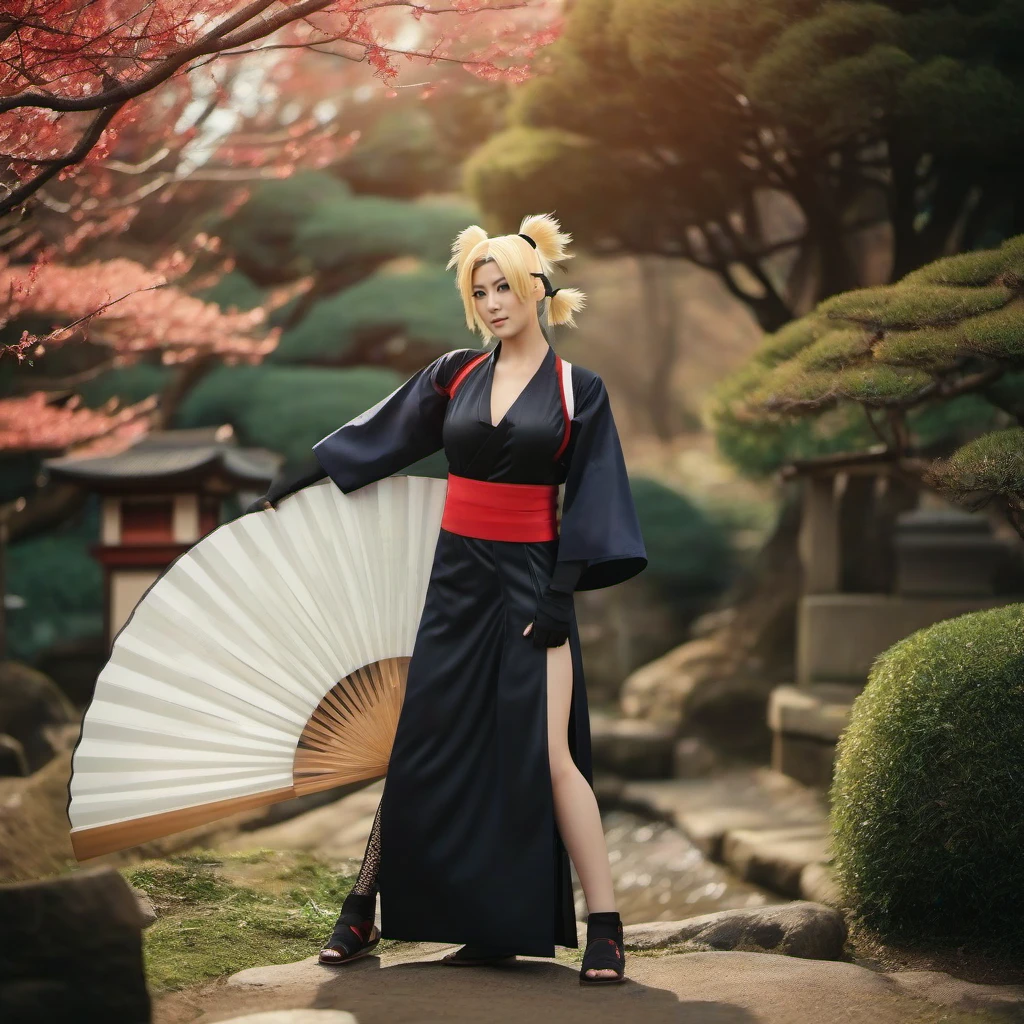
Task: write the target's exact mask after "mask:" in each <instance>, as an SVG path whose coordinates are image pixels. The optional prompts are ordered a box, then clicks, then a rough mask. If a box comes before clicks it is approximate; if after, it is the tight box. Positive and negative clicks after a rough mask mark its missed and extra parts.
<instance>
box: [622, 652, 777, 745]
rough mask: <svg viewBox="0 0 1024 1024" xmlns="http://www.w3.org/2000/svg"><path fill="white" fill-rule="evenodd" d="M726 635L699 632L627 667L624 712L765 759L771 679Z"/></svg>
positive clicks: (633, 717) (632, 716)
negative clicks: (700, 634) (644, 661)
mask: <svg viewBox="0 0 1024 1024" xmlns="http://www.w3.org/2000/svg"><path fill="white" fill-rule="evenodd" d="M724 640H725V637H724V635H723V634H715V635H712V636H704V637H699V638H697V639H695V640H691V641H689V642H688V643H685V644H682V645H681V646H679V647H676V648H674V649H673V650H671V651H668V652H667V653H666V654H664V655H662V656H661V657H660V658H656V659H655V660H654V661H652V662H649V663H648V664H647V665H644V666H643V667H641V668H639V669H637V670H636V671H635V672H633V673H631V674H630V675H629V676H628V677H627V679H626V681H625V683H623V687H622V697H621V708H622V713H623V715H624V716H625V717H626V718H631V719H642V720H644V721H648V722H651V723H654V724H658V725H662V726H668V727H671V728H673V729H675V731H676V732H677V733H678V734H680V735H687V736H697V737H700V738H702V739H704V740H705V741H707V742H708V743H709V744H710V745H711V746H713V747H715V748H716V749H719V750H722V751H725V752H728V753H730V754H733V755H736V756H741V757H750V758H753V759H755V760H760V761H767V760H768V757H769V755H770V750H771V732H770V730H769V729H768V725H767V721H766V717H765V716H766V712H767V707H768V696H769V694H770V693H771V690H772V686H773V682H772V681H771V680H769V679H766V678H765V676H764V675H763V673H762V672H761V671H760V669H761V665H760V662H759V661H758V660H757V659H756V658H746V657H745V656H744V655H743V653H742V650H739V651H738V650H737V649H736V648H735V647H730V646H729V644H727V643H725V642H724Z"/></svg>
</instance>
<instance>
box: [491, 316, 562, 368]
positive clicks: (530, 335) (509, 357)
mask: <svg viewBox="0 0 1024 1024" xmlns="http://www.w3.org/2000/svg"><path fill="white" fill-rule="evenodd" d="M499 344H500V345H501V359H502V361H503V362H508V363H515V364H517V365H518V364H520V363H521V364H524V365H533V364H534V363H535V362H536V361H537V360H538V359H539V358H540V357H541V355H542V354H546V353H547V350H548V348H549V347H550V346H549V345H548V342H547V339H546V338H545V337H544V335H543V333H542V332H541V329H540V323H539V321H537V320H535V321H534V322H533V323H532V324H530V325H529V326H528V327H525V328H523V330H521V331H520V332H519V333H518V334H510V335H507V336H506V337H503V338H498V339H497V340H496V342H495V348H497V347H498V345H499Z"/></svg>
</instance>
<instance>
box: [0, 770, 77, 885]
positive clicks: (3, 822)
mask: <svg viewBox="0 0 1024 1024" xmlns="http://www.w3.org/2000/svg"><path fill="white" fill-rule="evenodd" d="M70 776H71V754H70V752H68V751H65V752H63V753H61V754H59V755H58V756H57V757H55V758H54V759H53V760H52V761H51V762H50V763H49V764H48V765H46V766H45V767H43V768H41V769H40V770H39V771H37V772H34V773H33V774H32V775H29V776H26V777H25V778H21V779H17V778H9V779H0V882H16V881H28V880H29V879H33V878H41V877H43V876H45V875H55V874H58V873H59V872H61V871H64V870H66V869H67V868H68V867H70V866H74V865H75V863H76V861H75V854H74V851H73V850H72V849H71V836H70V829H71V826H70V824H69V823H68V815H67V805H68V779H69V778H70Z"/></svg>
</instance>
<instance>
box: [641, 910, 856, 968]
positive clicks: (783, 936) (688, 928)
mask: <svg viewBox="0 0 1024 1024" xmlns="http://www.w3.org/2000/svg"><path fill="white" fill-rule="evenodd" d="M623 941H624V944H625V946H626V948H627V949H658V948H661V947H664V946H673V945H681V944H687V945H691V946H693V947H695V948H697V949H706V950H710V949H716V950H722V949H732V950H741V951H746V952H754V953H781V954H784V955H786V956H799V957H805V958H807V959H810V960H837V959H839V957H841V956H842V953H843V946H844V945H845V943H846V922H845V920H844V919H843V915H842V914H841V913H839V911H837V910H834V909H833V908H832V907H826V906H823V905H822V904H820V903H809V902H806V901H803V900H801V901H798V902H795V903H784V904H782V905H780V906H768V907H755V908H751V909H740V910H723V911H720V912H718V913H715V914H702V915H701V916H700V917H691V918H687V919H686V920H684V921H654V922H651V923H649V924H631V925H626V927H625V928H623Z"/></svg>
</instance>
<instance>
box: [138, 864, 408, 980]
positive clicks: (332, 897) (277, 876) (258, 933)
mask: <svg viewBox="0 0 1024 1024" xmlns="http://www.w3.org/2000/svg"><path fill="white" fill-rule="evenodd" d="M122 874H123V875H124V877H125V878H126V879H127V880H128V881H129V882H130V883H131V884H132V885H134V886H135V887H136V888H138V889H141V890H142V891H143V892H145V893H146V894H147V895H148V896H149V897H150V899H151V900H152V901H153V905H154V907H155V908H156V911H157V920H156V922H155V923H154V924H153V925H152V926H151V927H150V928H148V929H147V930H146V932H145V933H144V947H143V949H144V955H145V962H146V975H147V980H148V982H149V986H150V988H151V990H152V991H153V992H155V993H160V992H167V991H171V990H174V989H179V988H184V987H186V986H189V985H194V984H197V983H199V982H202V981H207V980H210V979H213V978H219V977H224V976H226V975H230V974H234V973H235V972H237V971H241V970H245V969H246V968H248V967H262V966H267V965H270V964H284V963H292V962H294V961H296V960H303V959H305V958H306V957H309V956H312V955H314V954H315V953H316V952H318V950H319V949H320V943H322V942H323V940H325V939H326V938H327V936H328V935H329V934H330V931H331V929H332V928H333V926H334V922H335V920H336V919H337V916H338V911H339V908H340V906H341V902H342V900H343V898H344V896H345V894H346V893H347V892H348V890H349V889H350V888H351V886H352V883H353V882H354V880H355V879H354V876H349V875H345V874H339V873H338V872H336V871H334V870H333V869H332V868H331V867H330V865H328V864H326V863H325V862H323V861H321V860H319V859H318V858H315V857H312V856H310V855H308V854H296V853H282V852H277V851H273V850H257V851H246V852H242V853H235V854H227V855H224V854H214V853H211V852H210V851H203V850H198V851H191V852H190V853H187V854H183V855H180V856H175V857H168V858H166V859H165V860H159V861H144V862H143V863H141V864H136V865H132V866H131V867H127V868H123V869H122ZM394 944H395V940H387V939H384V940H381V943H380V945H379V946H378V947H377V949H378V950H381V951H383V950H386V949H388V948H390V947H391V946H393V945H394Z"/></svg>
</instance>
